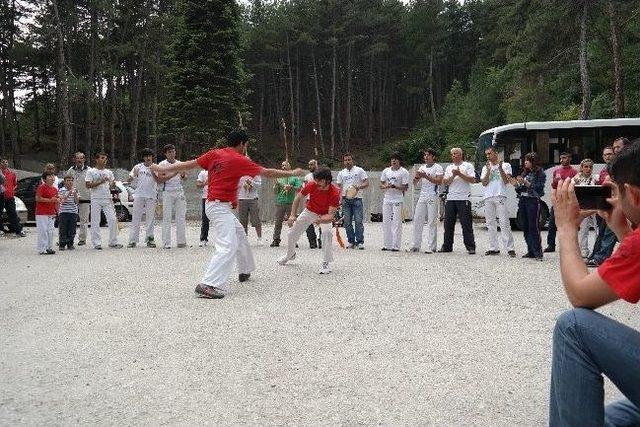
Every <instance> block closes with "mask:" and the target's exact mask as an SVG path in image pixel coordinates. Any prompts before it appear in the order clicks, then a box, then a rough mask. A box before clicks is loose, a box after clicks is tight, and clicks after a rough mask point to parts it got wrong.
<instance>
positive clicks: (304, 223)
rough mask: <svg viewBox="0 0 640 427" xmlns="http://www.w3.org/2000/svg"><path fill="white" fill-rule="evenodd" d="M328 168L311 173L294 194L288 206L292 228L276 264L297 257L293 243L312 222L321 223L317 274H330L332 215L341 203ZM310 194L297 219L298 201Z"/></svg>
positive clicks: (338, 191) (282, 263) (289, 221)
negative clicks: (284, 249)
mask: <svg viewBox="0 0 640 427" xmlns="http://www.w3.org/2000/svg"><path fill="white" fill-rule="evenodd" d="M331 180H332V176H331V171H330V170H329V169H328V168H324V167H323V168H318V169H317V170H316V171H315V172H314V173H313V181H310V182H308V183H307V184H305V186H304V187H302V190H300V192H299V193H298V194H297V195H296V198H295V199H294V200H293V204H292V205H291V214H290V215H289V219H288V220H287V225H289V227H290V228H291V230H289V234H288V236H287V239H288V243H287V253H286V254H285V255H283V256H282V257H281V258H280V259H278V264H280V265H285V264H286V263H287V262H288V261H291V260H292V259H294V258H295V257H296V252H295V250H296V243H297V242H298V239H299V238H300V236H302V233H304V232H305V230H306V229H307V228H308V227H309V226H310V225H311V224H318V225H320V230H321V231H322V264H321V266H320V271H319V273H320V274H328V273H331V267H329V263H330V262H331V261H333V252H332V247H331V246H332V244H331V240H332V238H333V235H332V233H331V226H332V223H333V218H334V215H335V213H336V211H337V210H338V207H339V206H340V189H339V188H338V187H336V186H335V185H333V184H332V183H331ZM307 195H309V200H308V201H307V207H306V208H305V209H304V210H303V211H302V213H301V214H300V216H298V218H297V219H295V220H294V218H296V212H297V211H298V205H299V204H300V201H301V200H302V199H304V198H305V197H306V196H307Z"/></svg>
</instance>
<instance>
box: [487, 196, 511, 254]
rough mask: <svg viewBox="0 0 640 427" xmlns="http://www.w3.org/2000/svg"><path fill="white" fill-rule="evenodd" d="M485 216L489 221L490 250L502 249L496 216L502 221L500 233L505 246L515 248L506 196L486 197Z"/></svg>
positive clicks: (509, 248)
mask: <svg viewBox="0 0 640 427" xmlns="http://www.w3.org/2000/svg"><path fill="white" fill-rule="evenodd" d="M484 217H485V220H486V222H487V229H488V230H489V250H491V251H499V250H500V245H499V244H498V225H497V223H496V217H497V218H498V220H499V221H500V234H501V235H502V244H503V245H504V248H505V249H506V250H507V251H512V250H514V247H513V234H512V233H511V223H510V222H509V212H507V198H506V197H504V196H495V197H489V198H486V199H484Z"/></svg>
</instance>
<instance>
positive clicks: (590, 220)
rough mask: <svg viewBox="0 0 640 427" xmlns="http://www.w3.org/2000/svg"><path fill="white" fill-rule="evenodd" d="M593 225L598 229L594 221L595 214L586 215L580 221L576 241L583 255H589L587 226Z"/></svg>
mask: <svg viewBox="0 0 640 427" xmlns="http://www.w3.org/2000/svg"><path fill="white" fill-rule="evenodd" d="M590 227H593V228H595V229H596V232H597V230H598V226H597V223H596V216H595V215H591V216H588V217H586V218H585V219H583V220H582V222H581V223H580V230H579V231H578V243H579V244H580V252H581V254H582V256H583V257H588V256H589V252H590V249H589V228H590Z"/></svg>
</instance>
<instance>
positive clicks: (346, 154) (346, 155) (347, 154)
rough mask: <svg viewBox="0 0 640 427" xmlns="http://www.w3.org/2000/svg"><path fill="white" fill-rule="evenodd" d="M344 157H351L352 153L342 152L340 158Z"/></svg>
mask: <svg viewBox="0 0 640 427" xmlns="http://www.w3.org/2000/svg"><path fill="white" fill-rule="evenodd" d="M345 157H351V158H352V159H353V154H351V153H344V154H343V155H342V159H343V160H344V158H345Z"/></svg>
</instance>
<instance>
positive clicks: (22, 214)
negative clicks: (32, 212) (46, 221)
mask: <svg viewBox="0 0 640 427" xmlns="http://www.w3.org/2000/svg"><path fill="white" fill-rule="evenodd" d="M0 197H1V196H0ZM15 200H16V213H17V214H18V219H19V220H20V222H21V223H22V224H24V223H26V222H27V206H26V205H25V204H24V202H23V201H22V200H21V199H20V198H19V197H17V196H16V197H15ZM0 224H2V226H3V227H5V226H8V224H9V218H8V217H7V212H6V211H4V210H3V211H2V218H0Z"/></svg>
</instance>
